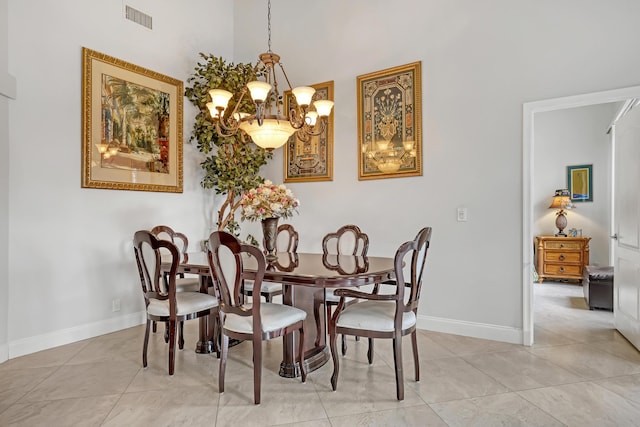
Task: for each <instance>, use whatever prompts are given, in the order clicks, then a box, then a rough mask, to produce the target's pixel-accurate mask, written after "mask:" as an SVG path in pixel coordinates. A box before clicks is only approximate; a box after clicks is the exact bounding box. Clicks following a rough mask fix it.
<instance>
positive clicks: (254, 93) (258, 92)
mask: <svg viewBox="0 0 640 427" xmlns="http://www.w3.org/2000/svg"><path fill="white" fill-rule="evenodd" d="M247 87H248V88H249V92H250V93H251V99H253V100H254V101H255V102H264V101H265V100H266V99H267V96H268V95H269V92H270V91H271V85H270V84H269V83H267V82H261V81H257V80H256V81H253V82H249V83H247Z"/></svg>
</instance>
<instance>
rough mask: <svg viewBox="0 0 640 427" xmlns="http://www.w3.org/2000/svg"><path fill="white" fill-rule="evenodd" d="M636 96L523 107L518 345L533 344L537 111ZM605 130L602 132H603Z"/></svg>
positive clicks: (593, 96) (609, 94)
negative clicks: (520, 333) (520, 292)
mask: <svg viewBox="0 0 640 427" xmlns="http://www.w3.org/2000/svg"><path fill="white" fill-rule="evenodd" d="M638 97H640V86H634V87H629V88H623V89H616V90H610V91H603V92H594V93H589V94H584V95H576V96H570V97H563V98H554V99H547V100H542V101H536V102H529V103H525V104H523V138H522V139H523V179H522V182H523V191H522V194H523V209H522V216H523V218H522V232H523V235H522V242H523V250H522V254H523V262H522V264H523V271H522V290H523V292H522V296H523V298H522V300H523V309H522V313H523V322H522V325H523V327H522V334H523V336H522V343H523V344H524V345H527V346H530V345H532V344H533V343H534V327H533V325H534V310H533V303H534V296H533V271H534V270H533V267H534V263H533V230H534V227H533V223H534V219H535V218H534V214H533V211H534V202H533V193H534V192H533V189H534V182H533V181H534V180H533V176H534V146H535V138H534V137H535V135H534V120H535V114H536V113H541V112H548V111H555V110H562V109H568V108H576V107H584V106H590V105H595V104H604V103H612V102H622V101H625V100H627V99H630V98H638ZM604 131H605V129H603V132H604Z"/></svg>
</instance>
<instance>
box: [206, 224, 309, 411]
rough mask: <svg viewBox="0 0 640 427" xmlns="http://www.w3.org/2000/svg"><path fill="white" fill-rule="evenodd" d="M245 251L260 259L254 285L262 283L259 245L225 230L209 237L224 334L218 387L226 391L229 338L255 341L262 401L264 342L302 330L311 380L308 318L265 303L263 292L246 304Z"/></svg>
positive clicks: (255, 392) (255, 386)
mask: <svg viewBox="0 0 640 427" xmlns="http://www.w3.org/2000/svg"><path fill="white" fill-rule="evenodd" d="M243 254H248V255H251V256H252V257H254V258H255V260H256V262H257V269H256V272H255V277H253V280H254V284H255V286H257V287H260V286H261V285H262V279H263V278H264V272H265V270H266V265H267V264H266V260H265V256H264V254H263V253H262V252H261V251H260V249H258V248H257V247H255V246H252V245H245V244H242V243H241V242H240V241H239V240H238V239H236V238H235V237H234V236H232V235H231V234H229V233H226V232H224V231H215V232H213V233H211V236H209V253H208V262H209V269H210V271H211V278H212V280H213V284H214V289H215V292H216V296H217V297H218V299H219V301H220V307H219V318H220V322H219V323H220V329H221V331H220V333H221V337H222V338H221V343H222V346H221V347H222V349H221V356H220V365H219V366H220V372H219V375H218V389H219V391H220V393H223V392H224V376H225V368H226V364H227V354H228V352H229V338H234V339H238V340H246V341H251V342H252V345H253V398H254V402H255V403H256V404H258V403H260V388H261V378H262V341H263V340H269V339H271V338H276V337H281V336H283V335H285V334H289V333H293V332H295V331H298V332H299V333H300V337H299V340H298V342H299V348H298V361H299V363H300V371H301V376H302V382H305V381H306V379H307V373H306V369H305V366H304V320H305V319H306V317H307V313H306V312H305V311H303V310H300V309H298V308H295V307H291V306H289V305H284V304H274V303H267V302H264V303H261V301H260V294H259V293H257V292H256V293H254V294H253V295H252V297H251V304H247V305H245V304H244V303H243V298H241V294H240V288H241V286H242V279H243V276H244V267H243V258H242V256H243Z"/></svg>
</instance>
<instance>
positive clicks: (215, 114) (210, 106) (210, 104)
mask: <svg viewBox="0 0 640 427" xmlns="http://www.w3.org/2000/svg"><path fill="white" fill-rule="evenodd" d="M207 108H208V109H209V114H211V117H214V118H217V117H218V110H216V107H215V106H214V105H213V102H207ZM224 110H225V109H224V108H223V109H222V111H220V117H224Z"/></svg>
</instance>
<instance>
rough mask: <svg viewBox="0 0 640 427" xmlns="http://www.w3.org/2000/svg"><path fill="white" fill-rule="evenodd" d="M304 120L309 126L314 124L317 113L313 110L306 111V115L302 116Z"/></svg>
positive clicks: (316, 119)
mask: <svg viewBox="0 0 640 427" xmlns="http://www.w3.org/2000/svg"><path fill="white" fill-rule="evenodd" d="M304 121H305V122H306V123H307V124H308V125H309V126H315V125H316V122H317V121H318V113H316V112H315V111H308V112H307V115H306V116H304Z"/></svg>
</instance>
